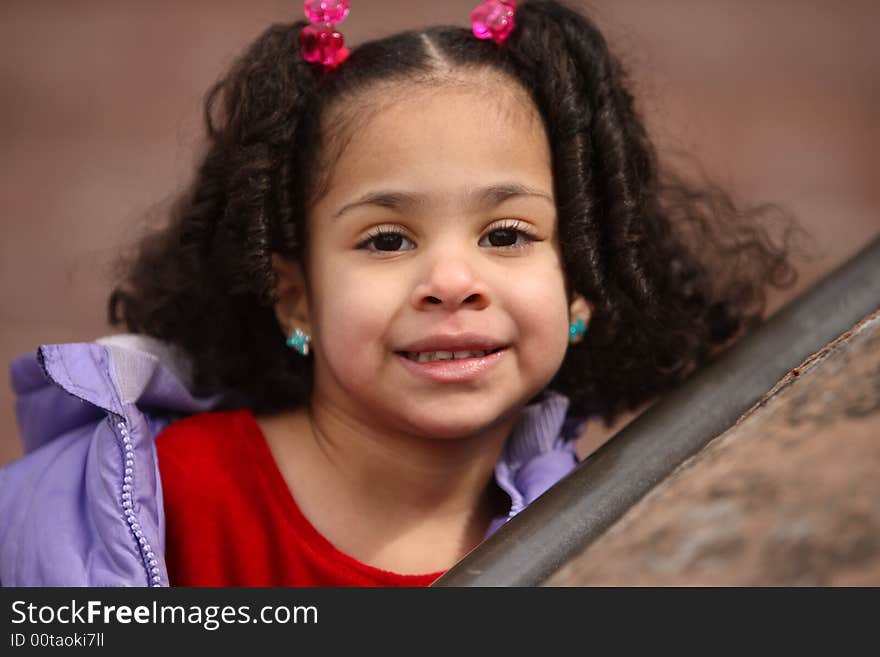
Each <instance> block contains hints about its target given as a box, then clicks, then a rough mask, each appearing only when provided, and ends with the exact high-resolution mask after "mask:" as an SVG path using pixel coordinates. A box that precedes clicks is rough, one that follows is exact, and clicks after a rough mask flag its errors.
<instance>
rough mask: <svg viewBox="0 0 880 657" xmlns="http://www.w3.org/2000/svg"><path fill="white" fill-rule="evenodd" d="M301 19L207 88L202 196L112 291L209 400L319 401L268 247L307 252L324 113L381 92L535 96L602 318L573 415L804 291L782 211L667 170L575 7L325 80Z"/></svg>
mask: <svg viewBox="0 0 880 657" xmlns="http://www.w3.org/2000/svg"><path fill="white" fill-rule="evenodd" d="M303 26H304V23H302V22H298V23H294V24H285V25H273V26H271V27H269V28H268V29H267V30H266V31H265V32H264V33H263V34H262V35H261V36H260V37H259V38H257V40H256V41H255V42H254V43H253V44H252V45H251V46H250V48H249V49H248V50H247V51H246V52H245V53H244V55H243V56H241V57H240V58H239V59H238V60H237V61H236V62H235V63H234V65H233V66H232V68H231V70H230V71H229V72H228V73H227V74H226V75H225V76H224V77H222V79H220V80H219V81H218V82H217V83H216V84H215V85H214V86H213V87H212V88H211V90H210V92H209V93H208V96H207V99H206V103H205V122H206V127H207V150H206V153H205V154H204V157H203V160H202V161H201V165H200V167H199V170H198V174H197V176H196V179H195V181H194V183H193V185H192V188H191V189H190V190H189V191H187V193H186V194H185V195H183V196H182V197H181V198H180V199H179V201H178V202H177V203H176V204H175V206H174V208H173V210H172V213H171V221H170V223H169V224H168V225H167V226H165V227H163V228H162V229H161V230H159V231H158V232H155V233H153V234H150V235H148V236H147V237H146V238H144V239H143V240H141V241H140V243H139V245H138V248H137V251H136V254H135V256H134V257H132V258H129V259H127V260H125V261H124V262H123V263H122V266H123V276H122V280H121V281H120V283H119V285H118V286H117V287H116V288H115V289H114V290H113V292H112V294H111V296H110V300H109V318H110V323H111V324H112V325H114V326H117V325H119V324H124V326H125V327H126V328H127V329H128V330H129V331H132V332H142V333H146V334H149V335H152V336H155V337H157V338H159V339H162V340H165V341H168V342H171V343H173V344H176V345H178V346H180V347H182V348H183V349H184V350H185V351H186V352H188V353H189V354H190V355H191V356H192V358H193V361H194V371H195V375H196V380H195V383H196V386H197V389H198V391H200V392H205V393H208V392H215V391H220V390H224V391H231V392H232V393H234V394H233V395H232V397H231V399H234V400H235V401H234V402H230V403H234V404H235V405H245V406H248V407H250V408H251V409H253V411H254V412H255V413H271V412H275V411H278V410H281V409H284V408H291V407H295V406H298V405H300V404H303V403H305V402H306V401H307V400H308V396H309V394H310V392H311V385H312V371H311V367H312V366H311V359H308V360H307V359H302V358H301V357H299V356H297V355H296V354H294V353H293V352H292V351H291V350H290V349H287V348H286V347H285V341H284V337H285V336H284V335H283V334H282V329H281V327H280V326H279V324H278V321H277V320H276V316H275V314H274V310H273V304H274V302H275V300H276V292H275V287H276V284H277V280H276V276H275V274H274V272H273V270H272V264H271V258H272V254H273V253H277V254H280V255H282V256H284V257H286V258H289V259H300V258H301V257H302V256H303V254H304V244H305V241H306V239H307V235H306V225H307V224H306V212H307V207H308V204H309V200H310V199H311V198H312V197H313V195H314V194H315V190H316V189H317V188H318V187H319V186H320V184H321V178H322V172H321V167H319V166H316V165H315V162H318V161H322V160H326V159H327V157H326V153H324V152H323V151H321V143H322V142H321V134H320V133H321V117H322V113H323V112H325V110H327V108H329V107H330V106H331V104H333V103H334V102H335V101H339V100H341V99H346V98H351V97H352V95H354V94H359V93H362V92H363V91H365V90H368V89H370V88H375V87H376V86H377V85H378V84H379V83H383V82H388V81H392V82H394V81H401V82H417V83H418V82H425V81H427V82H430V81H432V80H438V79H441V78H442V75H443V72H444V71H446V72H448V71H450V70H454V71H462V70H463V71H467V70H475V69H492V70H495V71H498V72H500V73H502V74H503V75H506V76H507V77H508V78H509V79H510V80H512V81H515V82H517V83H518V84H520V85H521V86H522V87H523V88H524V89H525V90H526V91H527V92H528V93H529V95H530V96H531V98H532V100H533V101H534V104H535V106H536V107H537V109H538V112H539V114H540V115H541V117H542V119H543V122H544V126H545V129H546V132H547V136H548V138H549V143H550V147H551V153H552V170H553V179H554V192H555V198H556V203H557V211H558V212H557V214H558V226H559V237H560V244H561V249H562V254H563V263H564V269H565V272H566V277H567V281H568V285H569V293H572V292H573V291H577V292H580V293H581V294H582V295H583V296H584V297H585V298H586V299H588V300H589V301H590V302H591V304H592V306H593V314H592V319H591V323H590V327H589V331H588V333H587V335H586V337H585V339H584V340H583V342H581V343H580V344H578V345H575V346H570V348H569V349H568V352H567V354H566V357H565V360H564V362H563V364H562V367H561V368H560V370H559V372H558V373H557V374H556V376H555V378H554V379H553V381H552V382H551V383H550V385H549V387H550V388H553V389H554V390H557V391H559V392H561V393H563V394H565V395H567V396H568V397H569V398H570V400H571V407H570V409H571V412H572V413H574V414H578V415H581V416H590V415H598V416H601V417H604V418H605V420H606V421H607V422H609V423H610V422H611V421H612V420H613V419H614V418H615V417H616V415H617V414H618V413H620V412H621V411H625V410H630V409H634V408H637V407H638V406H640V405H641V404H643V403H644V402H646V401H649V400H651V399H654V398H656V397H657V396H658V395H660V394H661V393H663V392H664V391H666V390H667V389H669V388H671V387H672V386H674V385H676V384H677V383H679V382H680V381H681V380H683V379H684V378H685V377H687V376H688V375H689V374H690V373H691V372H692V371H694V370H695V369H696V368H698V367H700V366H701V365H702V364H703V363H705V362H706V361H707V360H709V359H711V358H712V357H713V356H714V355H716V354H717V353H718V352H719V351H720V350H721V349H723V348H724V347H725V346H726V345H727V344H729V343H730V342H731V341H732V340H734V339H736V338H737V337H738V336H740V335H741V334H742V333H743V332H745V331H747V330H748V329H749V328H750V327H751V326H753V325H754V324H755V323H756V322H758V321H760V319H761V316H762V314H763V311H764V307H765V289H766V287H767V286H768V285H773V286H776V287H785V286H789V285H791V284H792V283H793V282H794V280H795V276H796V272H795V270H794V267H793V266H792V264H791V248H790V244H789V241H788V240H787V239H771V238H770V236H769V235H770V232H769V231H768V230H767V227H766V226H767V224H766V222H765V221H764V219H765V218H769V217H770V215H771V214H772V215H775V216H777V217H778V216H784V217H785V218H787V217H788V215H787V214H785V213H784V212H782V211H780V210H779V209H778V208H775V206H759V207H754V208H750V209H747V210H741V209H738V208H737V207H736V206H735V204H734V203H733V202H732V201H731V199H730V197H729V196H728V195H727V194H726V193H725V192H724V191H722V190H721V189H719V188H717V187H715V186H712V185H709V184H695V183H686V182H685V181H684V179H683V178H681V177H677V176H676V175H674V174H673V173H671V171H666V170H662V171H661V168H660V167H659V164H658V158H657V155H656V152H655V149H654V147H653V145H652V143H651V142H650V141H649V138H648V136H647V134H646V130H645V128H644V126H643V123H642V121H641V119H640V117H639V116H638V114H637V112H636V109H635V107H634V101H633V97H632V95H631V93H630V91H629V81H628V78H627V76H626V73H625V72H624V70H623V67H622V65H621V63H620V61H619V60H618V59H617V58H616V57H615V56H614V55H613V54H612V53H610V52H609V50H608V47H607V45H606V42H605V39H604V38H603V36H602V34H601V33H600V32H599V30H598V29H597V27H596V26H595V25H594V24H593V23H592V22H591V21H590V20H589V19H588V18H586V17H584V16H583V15H581V14H580V13H578V12H577V11H575V10H572V9H570V8H568V7H566V6H564V5H562V4H560V3H559V2H553V1H540V2H539V1H535V2H527V3H524V4H522V5H521V6H520V7H519V9H518V10H517V13H516V29H515V30H514V32H513V33H512V34H511V36H510V38H509V39H508V40H507V42H506V43H505V44H504V45H503V46H501V47H499V46H497V45H496V44H494V43H492V42H491V41H482V40H479V39H476V38H474V37H473V35H472V34H471V33H470V32H469V31H468V30H466V29H464V28H460V27H432V28H429V29H426V30H424V31H408V32H403V33H400V34H396V35H393V36H389V37H387V38H383V39H380V40H376V41H371V42H368V43H365V44H363V45H361V46H359V47H357V48H355V49H354V50H353V51H352V53H351V55H350V57H349V58H348V60H347V61H346V62H345V63H344V64H343V65H342V66H340V67H338V68H337V69H335V70H333V71H322V70H321V69H320V67H316V66H314V65H310V64H307V63H305V62H304V61H303V60H302V58H301V57H300V56H298V54H297V53H298V51H299V47H300V46H299V42H298V37H299V32H300V30H301V29H302V27H303ZM338 105H342V103H337V106H338ZM325 150H326V149H325ZM789 221H790V220H789ZM794 228H795V224H794V222H793V221H790V223H789V224H788V231H791V230H793V229H794ZM786 234H788V233H786Z"/></svg>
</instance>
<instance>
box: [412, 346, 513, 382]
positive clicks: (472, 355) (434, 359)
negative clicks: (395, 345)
mask: <svg viewBox="0 0 880 657" xmlns="http://www.w3.org/2000/svg"><path fill="white" fill-rule="evenodd" d="M506 352H507V347H499V348H498V349H493V350H490V351H454V352H453V351H428V352H411V351H409V352H405V351H398V352H395V355H396V356H397V357H398V358H399V359H400V362H401V364H402V365H403V366H404V368H406V370H407V371H409V372H410V373H412V374H414V375H416V376H418V377H419V378H421V379H427V380H429V381H433V382H435V383H459V382H464V381H473V380H474V379H477V378H479V377H480V376H482V375H483V374H485V373H486V372H488V371H490V370H491V369H492V368H494V367H495V366H496V365H497V364H498V363H499V362H500V361H501V360H502V359H503V358H504V355H505V353H506Z"/></svg>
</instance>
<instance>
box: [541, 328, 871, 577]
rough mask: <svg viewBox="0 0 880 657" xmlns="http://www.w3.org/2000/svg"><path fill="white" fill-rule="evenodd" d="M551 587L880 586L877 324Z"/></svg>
mask: <svg viewBox="0 0 880 657" xmlns="http://www.w3.org/2000/svg"><path fill="white" fill-rule="evenodd" d="M545 584H546V585H549V586H563V585H569V586H592V585H599V586H603V585H618V586H662V585H681V586H737V585H746V586H877V585H880V311H878V312H877V313H875V314H873V315H871V316H870V317H868V318H866V319H865V320H863V321H862V322H860V323H859V324H857V325H856V326H855V327H853V329H851V330H850V331H848V332H847V333H845V334H844V335H842V336H840V337H839V338H838V339H837V340H835V341H833V342H832V343H830V344H829V345H827V346H826V347H825V348H824V349H822V350H821V351H819V352H818V353H816V354H814V355H813V356H811V357H810V358H808V359H807V360H806V361H805V362H804V363H803V364H802V365H801V366H800V367H798V368H795V369H794V370H792V372H790V373H789V374H788V375H787V376H786V377H785V378H784V379H783V380H782V381H780V382H779V383H778V384H777V385H776V386H774V388H773V389H772V390H771V391H770V392H768V393H767V395H765V397H764V398H763V399H762V401H761V402H759V403H758V404H757V405H756V406H755V407H754V408H752V409H751V410H750V411H749V412H748V413H747V414H745V415H744V416H743V418H741V419H740V421H739V422H738V423H737V424H736V425H735V426H734V427H732V428H731V429H730V430H728V431H727V432H725V433H723V434H722V435H721V436H719V437H718V438H716V439H715V440H714V441H712V442H711V443H710V444H709V445H708V446H707V447H706V449H704V450H703V451H702V452H700V453H699V454H697V455H696V456H695V457H693V458H692V459H690V460H689V461H687V462H686V463H684V464H683V465H682V466H681V467H680V468H679V469H678V470H676V472H675V473H673V474H672V475H671V476H670V477H669V478H668V479H667V480H666V481H664V482H663V483H662V484H660V485H659V486H658V487H657V488H655V489H654V490H653V491H652V492H651V493H650V494H649V495H647V496H646V497H645V498H644V499H642V500H641V501H640V502H639V503H638V504H636V505H635V506H634V507H633V508H632V509H631V510H630V511H629V512H627V514H626V515H625V516H624V517H623V518H622V519H621V520H620V521H619V522H618V523H616V524H615V525H614V526H613V527H612V528H611V529H610V530H609V531H608V532H607V533H606V534H604V535H603V536H602V537H601V538H599V539H598V540H597V541H595V542H594V543H593V544H592V545H590V546H588V547H587V548H586V549H585V550H584V551H583V552H582V553H581V554H580V555H579V556H578V557H576V558H575V559H573V560H572V561H571V562H569V563H568V564H567V565H566V566H564V567H563V568H562V569H560V570H559V571H558V572H557V573H556V574H555V575H554V576H553V577H551V578H550V579H549V580H548V581H547V582H546V583H545Z"/></svg>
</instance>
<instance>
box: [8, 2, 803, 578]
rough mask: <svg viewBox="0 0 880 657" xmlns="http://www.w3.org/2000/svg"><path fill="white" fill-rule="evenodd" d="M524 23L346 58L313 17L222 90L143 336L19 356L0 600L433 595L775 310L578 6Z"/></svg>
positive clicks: (480, 18)
mask: <svg viewBox="0 0 880 657" xmlns="http://www.w3.org/2000/svg"><path fill="white" fill-rule="evenodd" d="M515 4H516V3H514V2H500V1H498V0H490V1H489V2H484V3H482V4H481V5H480V6H478V7H477V8H476V9H475V11H474V14H473V16H472V21H473V30H466V29H463V28H455V27H433V28H430V29H426V30H423V31H419V32H404V33H401V34H396V35H393V36H390V37H386V38H384V39H381V40H378V41H374V42H371V43H366V44H363V45H361V46H359V47H358V48H355V49H354V50H353V51H352V52H351V53H349V52H348V51H347V50H346V49H345V48H344V45H343V44H342V42H341V36H340V35H339V34H338V32H336V31H335V28H334V27H333V26H334V25H335V24H337V23H339V22H340V21H341V19H342V18H344V17H345V14H346V13H347V5H348V2H341V1H340V2H336V3H332V2H331V3H327V2H324V3H318V2H311V1H310V2H306V10H307V15H308V16H310V18H312V19H313V21H314V24H309V23H306V22H298V23H295V24H293V25H275V26H272V27H270V28H269V29H268V30H267V31H266V32H265V33H264V34H263V35H261V36H260V37H259V38H258V39H257V40H256V42H255V43H254V44H253V45H252V46H251V47H250V48H249V50H248V51H247V52H246V53H245V54H244V55H243V56H242V57H241V58H240V59H239V60H238V61H237V62H236V64H235V65H234V66H233V67H232V69H231V71H229V73H228V74H227V75H226V76H225V77H224V78H223V79H222V80H220V81H219V82H218V83H217V84H216V85H215V86H214V88H213V89H212V90H211V92H210V94H209V95H208V99H207V106H206V119H207V133H208V148H207V152H206V154H205V155H204V159H203V161H202V164H201V166H200V168H199V171H198V175H197V177H196V180H195V183H194V184H193V187H192V189H191V191H190V192H189V193H188V194H187V195H186V197H185V198H183V199H181V201H180V203H179V204H178V205H177V206H176V209H175V211H174V214H173V217H172V221H171V222H170V224H169V225H168V226H167V228H165V229H164V230H162V231H161V232H158V233H156V234H155V235H153V236H151V237H149V238H148V239H147V240H146V241H144V242H143V244H142V246H141V248H140V250H139V253H138V255H137V257H136V258H135V259H134V260H133V261H132V262H131V264H130V266H129V268H128V270H127V273H126V276H125V279H124V282H123V283H122V284H121V285H120V286H119V287H118V288H117V289H116V290H115V291H114V292H113V294H112V296H111V299H110V317H111V322H112V323H114V324H117V325H119V324H121V325H123V326H125V327H126V328H127V330H129V331H130V334H128V335H118V336H113V337H110V338H105V339H103V340H99V341H97V342H95V343H87V344H77V345H45V346H43V347H41V348H40V349H39V350H38V352H37V354H36V356H29V357H24V358H22V359H19V360H17V361H15V362H14V363H13V366H12V374H13V382H14V386H15V389H16V391H17V393H18V395H19V397H18V400H17V408H16V410H17V413H18V418H19V422H20V426H21V431H22V436H23V439H24V441H25V446H26V450H27V452H28V454H27V456H25V457H24V458H23V459H22V460H20V461H18V462H16V463H14V464H12V465H10V466H8V467H7V468H5V469H4V470H3V471H2V473H0V476H2V479H0V517H2V523H0V582H2V583H3V584H6V585H91V586H120V585H136V586H140V585H146V584H152V585H157V586H164V585H169V584H170V585H226V586H251V585H383V586H391V585H426V584H429V583H430V582H431V581H433V579H435V578H436V577H438V576H439V575H440V574H441V573H442V572H443V571H444V570H446V569H447V568H448V567H450V566H451V565H452V564H454V563H455V562H456V561H457V560H459V559H460V558H461V557H462V556H463V555H464V554H466V553H467V552H468V551H469V550H470V549H472V548H473V547H474V546H476V545H477V544H478V543H479V542H480V541H481V540H483V538H484V537H485V536H487V535H488V534H489V533H491V532H492V531H494V530H495V529H496V528H497V527H499V526H500V525H501V524H503V523H504V522H505V521H506V520H507V519H509V518H510V517H512V516H514V515H516V513H518V512H519V511H520V510H521V509H522V508H523V507H524V506H525V505H527V504H529V503H530V502H531V501H532V500H534V499H535V498H536V497H538V496H539V495H540V494H541V493H542V492H544V491H545V490H546V489H547V488H548V487H550V486H551V485H552V484H553V483H555V482H556V481H558V480H559V479H560V478H561V477H562V476H564V475H565V474H567V473H568V472H569V471H571V470H572V469H573V468H574V467H575V465H576V463H577V456H576V452H575V450H574V444H575V441H574V438H576V437H577V436H578V435H580V434H581V433H582V431H583V429H584V426H585V421H586V420H587V419H588V418H591V417H592V418H602V419H604V420H605V421H606V422H608V423H610V422H612V421H613V420H614V418H615V417H617V416H618V415H619V413H621V412H623V411H628V410H633V409H636V408H638V407H640V406H641V405H643V404H644V403H646V402H648V401H650V400H652V399H654V398H656V397H657V395H659V394H661V393H663V392H664V391H665V390H667V389H669V388H670V387H672V386H673V385H675V384H676V383H678V382H679V381H681V380H682V379H683V378H684V377H685V376H687V375H688V374H689V373H690V372H692V371H693V370H694V369H695V368H696V367H698V366H699V365H700V364H702V363H704V362H705V361H706V360H707V359H709V358H710V357H711V356H713V355H714V354H715V353H716V352H717V351H718V349H719V348H721V347H722V346H724V345H726V344H727V343H728V342H729V341H730V340H731V339H733V338H735V337H736V336H737V335H739V334H740V333H741V332H742V331H743V330H745V329H746V328H747V327H748V326H749V325H750V324H751V323H753V322H754V321H756V320H757V319H759V318H760V315H761V311H762V305H763V296H762V290H763V287H764V286H765V285H766V284H768V283H769V284H775V285H783V284H785V283H787V282H789V281H790V280H791V274H792V269H791V267H790V265H789V260H788V256H787V253H786V250H785V249H784V248H779V247H777V246H776V245H775V244H774V243H772V242H771V241H769V240H768V239H767V237H766V233H765V231H764V230H763V229H761V228H760V226H759V225H757V224H755V223H754V222H751V221H745V219H748V218H749V217H750V216H754V214H755V213H752V214H751V215H748V216H746V215H743V214H742V213H739V212H737V211H736V210H735V208H734V207H733V206H732V205H731V204H730V203H729V201H728V200H727V197H725V196H724V195H723V194H722V193H720V192H717V191H712V190H708V191H697V190H694V189H692V188H690V187H688V186H687V185H685V184H684V183H682V182H679V181H677V180H676V179H674V178H673V177H671V176H670V175H668V174H665V175H663V176H661V175H660V172H659V171H658V166H657V159H656V157H655V153H654V150H653V149H652V146H651V144H650V142H649V140H648V138H647V136H646V134H645V130H644V128H643V125H642V123H641V121H640V119H639V118H638V116H637V114H636V112H635V110H634V107H633V99H632V97H631V95H630V93H629V91H628V87H627V82H626V78H625V75H624V73H623V71H622V70H621V67H620V65H619V63H618V61H617V60H616V59H615V58H614V57H613V56H612V55H611V54H609V52H608V50H607V47H606V44H605V41H604V39H603V37H602V36H601V34H600V33H599V32H598V30H597V29H596V27H595V26H594V25H593V24H592V23H591V22H590V21H589V20H588V19H587V18H585V17H583V16H581V15H580V14H578V13H576V12H575V11H573V10H570V9H568V8H566V7H564V6H562V5H560V4H558V3H557V2H537V1H536V2H526V3H522V4H521V5H520V6H519V7H516V6H515ZM328 6H329V7H328ZM356 8H357V7H356ZM328 24H329V25H328ZM730 263H733V264H734V265H735V267H730V266H729V265H730Z"/></svg>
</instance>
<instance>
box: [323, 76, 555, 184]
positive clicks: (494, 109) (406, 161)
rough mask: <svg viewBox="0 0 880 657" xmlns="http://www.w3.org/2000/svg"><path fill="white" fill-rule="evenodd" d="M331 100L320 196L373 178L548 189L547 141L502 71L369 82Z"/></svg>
mask: <svg viewBox="0 0 880 657" xmlns="http://www.w3.org/2000/svg"><path fill="white" fill-rule="evenodd" d="M350 101H351V103H349V104H347V105H340V106H339V107H338V108H334V109H335V112H330V113H329V114H328V116H327V120H328V122H329V124H330V125H329V126H328V127H329V128H330V130H329V131H330V133H331V134H332V133H333V132H334V129H333V127H332V126H333V119H334V115H335V118H336V119H338V120H339V121H340V123H339V124H338V125H339V127H338V129H337V130H335V132H336V134H335V136H334V137H333V138H331V139H328V140H326V141H325V152H324V153H323V156H324V157H323V158H322V159H323V160H324V161H325V163H326V176H327V184H326V186H325V190H324V191H325V193H324V196H331V197H336V196H339V195H346V194H356V193H358V191H360V192H361V193H363V192H364V191H369V189H367V188H372V187H376V186H383V187H387V186H389V185H391V184H392V183H393V184H394V185H395V186H396V187H400V186H404V187H406V186H411V187H413V191H418V192H419V193H423V194H426V195H430V194H431V193H432V192H436V193H438V194H442V193H444V192H452V191H454V190H455V189H460V188H462V187H465V186H471V187H472V186H473V185H479V184H481V182H485V183H495V182H498V181H505V182H518V183H520V184H523V185H526V186H528V187H536V186H538V187H544V188H546V189H547V190H548V191H551V190H552V174H551V170H550V169H551V165H550V147H549V143H548V140H547V136H546V132H545V130H544V126H543V122H542V121H541V118H540V115H539V114H538V111H537V108H535V106H534V105H533V103H532V102H531V99H530V98H529V97H528V94H527V93H526V92H525V90H523V89H522V88H521V87H519V86H518V85H517V84H515V83H512V82H510V81H508V80H506V79H504V78H503V77H502V76H501V75H484V76H481V78H480V79H464V80H462V79H455V78H453V79H450V80H444V81H440V82H437V83H424V82H422V83H399V84H397V85H384V84H383V85H381V87H376V88H373V89H371V90H368V91H366V92H364V93H363V94H362V97H361V98H352V99H350Z"/></svg>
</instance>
